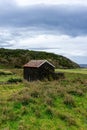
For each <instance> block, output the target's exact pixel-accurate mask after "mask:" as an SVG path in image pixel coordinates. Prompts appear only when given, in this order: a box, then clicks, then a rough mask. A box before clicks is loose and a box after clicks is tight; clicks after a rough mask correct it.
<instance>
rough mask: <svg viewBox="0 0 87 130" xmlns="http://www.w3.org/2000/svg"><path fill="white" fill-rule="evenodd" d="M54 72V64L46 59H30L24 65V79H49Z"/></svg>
mask: <svg viewBox="0 0 87 130" xmlns="http://www.w3.org/2000/svg"><path fill="white" fill-rule="evenodd" d="M54 73H55V66H54V65H53V64H52V63H50V62H49V61H47V60H31V61H29V62H28V63H27V64H25V65H24V79H26V80H28V81H34V80H43V79H49V78H50V77H52V76H53V75H54Z"/></svg>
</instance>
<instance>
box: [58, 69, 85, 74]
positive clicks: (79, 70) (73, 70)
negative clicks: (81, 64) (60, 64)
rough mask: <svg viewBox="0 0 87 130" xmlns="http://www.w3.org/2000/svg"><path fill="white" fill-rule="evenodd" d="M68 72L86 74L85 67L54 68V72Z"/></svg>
mask: <svg viewBox="0 0 87 130" xmlns="http://www.w3.org/2000/svg"><path fill="white" fill-rule="evenodd" d="M59 71H60V72H68V73H79V74H87V69H86V68H82V69H56V72H59Z"/></svg>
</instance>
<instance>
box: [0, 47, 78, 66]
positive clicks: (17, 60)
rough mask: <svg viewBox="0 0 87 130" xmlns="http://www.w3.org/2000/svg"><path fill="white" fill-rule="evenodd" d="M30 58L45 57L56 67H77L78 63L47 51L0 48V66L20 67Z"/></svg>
mask: <svg viewBox="0 0 87 130" xmlns="http://www.w3.org/2000/svg"><path fill="white" fill-rule="evenodd" d="M31 59H47V60H48V61H50V62H52V63H53V64H54V65H55V67H56V68H78V67H79V65H78V64H76V63H75V62H73V61H71V60H70V59H68V58H66V57H64V56H61V55H57V54H53V53H47V52H40V51H29V50H23V49H15V50H11V49H4V48H1V49H0V66H2V67H3V66H4V67H13V68H14V67H15V68H21V67H22V66H23V65H24V64H25V63H27V62H28V61H29V60H31Z"/></svg>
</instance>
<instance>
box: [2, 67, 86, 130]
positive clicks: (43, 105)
mask: <svg viewBox="0 0 87 130" xmlns="http://www.w3.org/2000/svg"><path fill="white" fill-rule="evenodd" d="M56 71H58V72H59V71H61V72H64V74H65V78H64V79H59V80H56V81H43V82H41V81H36V82H27V81H24V80H23V78H22V77H23V75H22V70H19V69H18V70H16V69H11V70H4V69H1V70H0V72H3V73H1V74H0V130H86V129H87V69H75V70H74V69H73V70H72V69H71V70H56ZM20 79H21V80H20ZM8 81H9V82H8Z"/></svg>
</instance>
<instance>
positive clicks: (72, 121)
mask: <svg viewBox="0 0 87 130" xmlns="http://www.w3.org/2000/svg"><path fill="white" fill-rule="evenodd" d="M59 118H60V119H61V120H64V121H66V122H67V123H68V124H69V125H77V123H76V121H75V119H74V118H73V117H72V116H70V115H69V114H59Z"/></svg>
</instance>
